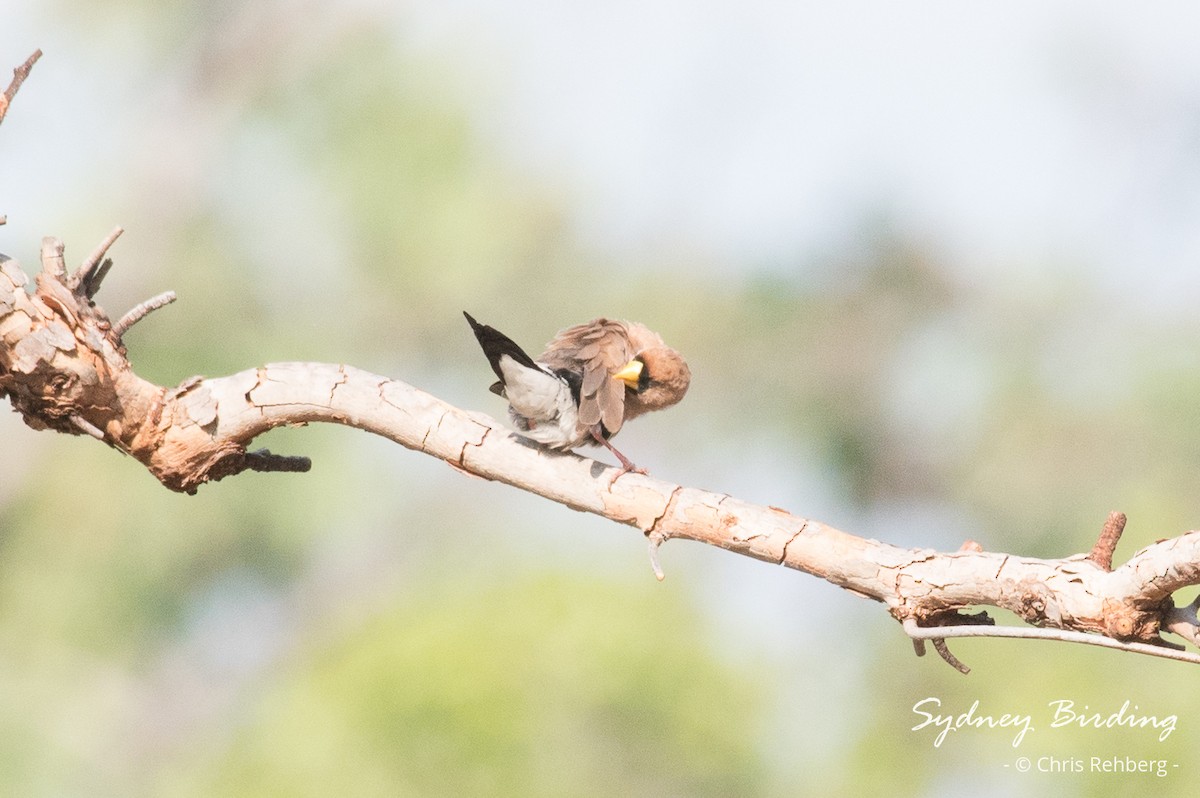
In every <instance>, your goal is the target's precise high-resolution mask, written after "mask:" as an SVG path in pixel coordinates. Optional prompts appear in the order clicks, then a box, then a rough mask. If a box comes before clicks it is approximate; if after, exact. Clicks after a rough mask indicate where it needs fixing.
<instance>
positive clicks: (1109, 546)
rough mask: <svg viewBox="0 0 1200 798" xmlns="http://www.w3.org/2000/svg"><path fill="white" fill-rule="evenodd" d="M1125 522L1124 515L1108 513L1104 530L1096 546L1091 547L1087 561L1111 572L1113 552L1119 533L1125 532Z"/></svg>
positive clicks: (1118, 540) (1114, 511)
mask: <svg viewBox="0 0 1200 798" xmlns="http://www.w3.org/2000/svg"><path fill="white" fill-rule="evenodd" d="M1125 520H1126V519H1125V513H1121V512H1117V511H1116V510H1113V511H1112V512H1111V513H1109V514H1108V518H1107V519H1106V520H1105V521H1104V529H1103V530H1101V532H1100V537H1099V538H1098V539H1097V540H1096V545H1095V546H1092V551H1091V553H1090V554H1088V556H1087V559H1089V560H1091V561H1092V562H1094V563H1096V565H1099V566H1100V567H1101V568H1103V569H1104V570H1105V571H1111V570H1112V560H1113V552H1115V551H1116V550H1117V543H1118V542H1120V540H1121V533H1122V532H1124V531H1125Z"/></svg>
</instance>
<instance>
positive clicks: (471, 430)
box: [0, 234, 1200, 672]
mask: <svg viewBox="0 0 1200 798" xmlns="http://www.w3.org/2000/svg"><path fill="white" fill-rule="evenodd" d="M115 238H116V235H115V234H114V235H112V236H110V237H109V239H107V240H106V241H105V243H104V244H103V245H102V246H101V247H100V248H99V249H98V250H97V252H94V253H93V254H92V255H91V256H89V258H88V259H87V260H86V261H85V262H84V264H83V265H82V266H81V267H80V269H79V270H77V271H76V272H75V273H73V274H68V272H67V269H66V266H65V259H64V254H63V247H62V245H61V243H60V242H58V241H57V240H55V239H47V240H46V242H45V246H44V247H43V253H42V272H41V273H40V274H39V275H38V276H37V278H36V280H35V281H34V290H33V292H32V294H31V293H29V292H28V291H27V290H26V286H27V285H28V284H29V280H28V278H27V277H26V275H25V273H24V271H22V270H21V269H20V268H19V267H18V265H17V264H16V263H15V262H14V261H12V260H10V259H7V258H3V256H0V396H7V397H8V398H9V401H11V403H12V405H13V408H14V409H15V410H17V411H18V412H19V413H21V415H22V417H23V418H24V419H25V422H26V423H27V424H28V425H29V426H31V427H33V428H34V429H52V430H56V431H58V432H62V433H66V434H70V435H81V434H89V435H92V436H94V437H97V438H99V439H100V440H103V441H104V442H105V443H107V444H108V445H110V446H112V447H113V448H115V449H118V450H120V451H122V452H125V453H126V454H128V455H130V456H131V457H133V458H134V459H136V460H137V461H138V462H140V463H142V464H143V465H144V466H145V467H146V468H147V469H148V470H149V471H150V473H151V474H153V475H154V476H155V477H156V478H157V479H158V480H159V481H160V482H161V483H162V484H163V485H165V486H167V487H168V488H170V489H172V490H176V491H182V492H185V493H194V492H195V491H196V490H197V488H199V486H201V485H203V484H205V483H207V482H213V481H216V480H219V479H222V478H224V477H228V476H232V475H235V474H238V473H240V472H242V471H245V470H260V471H302V470H307V468H308V465H309V463H308V461H307V459H306V458H302V457H286V456H280V455H274V454H271V453H270V452H266V451H248V448H247V447H248V446H249V444H250V443H251V442H252V441H253V440H254V438H256V437H257V436H259V435H261V434H262V433H264V432H266V431H267V430H269V429H272V428H274V427H277V426H280V425H283V424H288V425H299V424H306V423H309V422H316V421H321V422H329V423H335V424H343V425H346V426H350V427H355V428H357V429H362V430H365V431H367V432H372V433H375V434H377V435H382V436H384V437H386V438H388V439H390V440H392V441H395V442H396V443H399V444H401V445H402V446H406V447H408V448H410V449H413V450H415V451H419V452H423V453H425V454H429V455H432V456H434V457H438V458H440V459H442V460H444V461H446V462H447V463H449V464H450V465H452V466H454V467H455V468H457V469H459V470H461V471H464V472H466V473H468V474H472V475H475V476H479V477H483V478H484V479H491V480H496V481H499V482H503V483H505V484H508V485H512V486H514V487H517V488H520V489H522V490H526V491H529V492H531V493H536V494H537V495H540V496H543V497H545V498H548V499H550V500H552V501H556V502H559V503H560V504H564V505H566V506H568V507H571V508H573V509H575V510H579V511H582V512H589V513H594V514H596V515H600V516H603V517H605V518H609V519H611V520H613V521H616V522H618V523H621V524H626V525H628V526H632V527H635V528H637V529H639V530H641V531H642V532H643V533H644V534H645V535H646V536H647V538H648V540H649V541H650V545H651V555H652V562H653V564H654V566H655V571H656V573H657V574H659V575H660V576H661V568H660V566H659V564H658V559H657V549H658V546H659V545H661V544H662V543H663V542H664V541H666V540H668V539H672V538H681V539H686V540H695V541H699V542H702V543H707V544H709V545H712V546H717V547H720V548H723V549H727V550H729V551H732V552H736V553H738V554H742V555H745V556H748V557H754V558H756V559H759V560H763V561H764V562H768V563H773V564H780V565H785V566H787V567H789V568H794V569H796V570H799V571H804V572H805V573H808V574H812V575H813V576H817V577H819V578H821V579H824V580H826V581H829V582H831V583H833V584H835V585H837V586H839V587H842V588H844V589H846V590H849V591H851V592H853V593H856V594H858V595H860V596H864V597H867V598H871V599H874V600H876V601H879V602H881V603H883V604H885V605H886V606H887V608H888V611H889V612H890V613H891V614H892V616H893V617H895V618H896V619H897V620H899V621H902V622H908V623H907V624H906V628H908V629H910V630H913V629H925V628H927V627H949V628H947V629H946V636H947V637H949V636H962V635H963V634H964V633H961V632H955V633H953V634H952V631H953V629H956V628H957V629H961V628H962V627H965V626H986V625H988V624H990V623H991V621H990V619H988V618H987V616H986V614H985V613H981V614H979V615H975V616H969V615H965V614H964V613H963V611H964V610H966V609H967V608H970V607H978V606H987V605H990V606H996V607H1003V608H1005V609H1008V610H1011V611H1012V612H1014V613H1016V614H1017V615H1019V616H1020V617H1021V618H1023V619H1024V620H1026V621H1027V622H1028V623H1029V624H1031V625H1033V626H1036V627H1045V628H1052V629H1062V630H1073V631H1075V632H1090V633H1094V634H1099V635H1104V636H1106V637H1108V638H1111V639H1112V640H1116V641H1135V642H1138V643H1143V644H1145V643H1152V644H1155V645H1157V646H1160V647H1161V646H1163V645H1165V643H1164V641H1162V640H1161V639H1160V638H1159V633H1160V632H1161V631H1163V630H1164V629H1166V630H1169V631H1172V632H1175V633H1177V634H1180V635H1181V636H1184V637H1185V638H1187V639H1189V640H1194V639H1200V634H1198V633H1197V631H1196V630H1197V624H1196V620H1195V619H1196V613H1195V608H1194V607H1192V608H1191V612H1190V614H1189V613H1188V611H1187V608H1176V607H1175V606H1174V604H1173V602H1172V601H1171V596H1172V594H1173V593H1174V592H1175V591H1176V590H1179V589H1180V588H1183V587H1186V586H1188V585H1194V584H1200V532H1190V533H1187V534H1185V535H1182V536H1181V537H1178V538H1175V539H1172V540H1166V541H1162V542H1159V543H1156V544H1154V545H1152V546H1148V547H1146V548H1145V549H1142V550H1141V551H1140V552H1138V553H1137V554H1135V555H1134V556H1133V557H1132V558H1131V559H1130V560H1129V561H1128V562H1126V563H1125V564H1124V565H1121V566H1120V567H1118V568H1116V569H1115V570H1109V569H1108V567H1109V561H1108V559H1106V558H1111V551H1112V549H1113V548H1114V547H1115V545H1116V539H1117V537H1118V536H1119V534H1120V529H1121V525H1119V524H1117V523H1116V522H1115V521H1114V520H1110V522H1109V523H1108V524H1106V526H1105V532H1104V533H1103V535H1102V539H1101V541H1099V542H1098V544H1097V549H1095V550H1094V551H1093V552H1092V553H1091V554H1088V555H1084V554H1079V555H1076V556H1072V557H1067V558H1064V559H1059V560H1041V559H1034V558H1026V557H1017V556H1015V555H1009V554H1002V553H994V552H986V551H982V550H981V547H980V546H979V545H978V544H976V543H974V542H972V541H968V542H967V543H965V544H964V545H963V547H962V548H961V549H960V550H959V551H954V552H936V551H933V550H929V549H904V548H899V547H896V546H891V545H888V544H886V543H881V542H879V541H876V540H869V539H865V538H861V537H856V536H854V535H850V534H847V533H845V532H842V531H840V530H837V529H834V528H832V527H830V526H827V525H825V524H822V523H821V522H819V521H815V520H812V519H808V518H803V517H800V516H797V515H793V514H792V513H789V512H786V511H784V510H781V509H779V508H777V507H760V506H757V505H752V504H748V503H746V502H742V501H740V500H738V499H735V498H733V497H730V496H727V495H723V494H717V493H712V492H709V491H704V490H698V489H696V488H689V487H684V486H681V485H675V484H671V483H668V482H664V481H661V480H658V479H653V478H651V477H648V476H644V475H640V474H635V473H624V474H621V473H619V472H618V471H617V470H616V469H614V468H611V467H609V466H605V465H602V464H601V463H598V462H596V461H594V460H590V459H588V458H585V457H581V456H579V455H576V454H572V453H565V454H564V453H558V452H552V451H549V450H546V449H542V448H540V447H538V446H536V445H535V444H532V443H530V442H529V441H526V440H523V439H521V438H519V437H517V436H515V435H513V434H511V433H509V432H507V431H505V430H504V429H502V428H501V427H499V425H498V424H497V422H495V421H494V420H493V419H491V418H489V417H487V416H485V415H482V414H479V413H471V412H467V411H464V410H460V409H459V408H456V407H453V406H451V405H449V404H447V403H445V402H443V401H441V400H440V399H437V398H436V397H434V396H431V395H430V394H428V393H425V392H424V391H421V390H418V389H416V388H414V387H412V386H410V385H407V384H405V383H403V382H400V381H398V380H393V379H389V378H387V377H382V376H379V375H375V374H370V373H368V372H365V371H362V370H361V369H357V368H354V367H352V366H347V365H339V364H325V363H272V364H267V365H265V366H261V367H258V368H254V369H249V370H246V371H242V372H239V373H237V374H232V375H229V376H226V377H217V378H203V377H193V378H191V379H188V380H185V381H184V382H183V383H181V384H180V385H177V386H175V387H170V388H168V387H163V386H158V385H154V384H153V383H150V382H148V381H146V380H143V379H141V378H140V377H138V376H137V375H136V374H135V373H134V372H133V369H132V367H131V365H130V363H129V360H128V358H127V353H126V350H125V346H124V344H123V342H122V340H121V334H122V333H123V332H124V331H125V330H126V329H128V326H129V325H130V324H133V323H136V322H137V321H139V320H140V319H141V318H142V317H143V316H144V315H145V313H146V312H149V311H148V310H144V309H145V308H149V309H151V310H152V309H154V307H161V306H162V304H165V303H164V302H162V301H160V300H153V301H151V302H147V303H143V304H142V305H139V306H138V308H142V309H143V310H138V309H135V311H131V313H129V314H126V316H125V317H123V318H125V319H128V318H130V317H131V316H132V317H133V318H132V321H130V322H129V323H128V324H121V325H114V324H113V323H111V321H110V320H109V317H108V315H107V314H106V313H105V311H104V310H103V309H102V308H101V307H100V306H98V305H96V304H95V302H94V301H92V299H91V297H92V296H93V295H94V293H95V291H96V290H97V289H98V288H99V282H100V281H101V280H102V279H103V276H104V274H106V273H107V266H111V261H110V260H106V259H104V252H105V250H106V249H107V248H108V246H109V245H111V244H112V242H113V240H115ZM105 264H106V265H105ZM1114 518H1115V516H1114ZM1122 520H1123V519H1122ZM1097 551H1099V552H1100V555H1097V554H1096V552H1097ZM914 623H915V626H913V624H914ZM996 631H997V632H999V631H1000V630H996ZM1008 631H1009V632H1011V631H1012V630H1008ZM910 633H912V634H913V635H914V638H916V634H915V632H911V631H910ZM978 633H980V634H986V631H984V630H980V631H979V632H978ZM1005 636H1012V635H1011V634H1006V635H1005ZM924 637H929V635H928V634H925V635H924ZM932 639H933V640H934V643H935V648H936V649H937V651H938V652H939V653H940V654H941V655H942V656H943V658H944V659H946V661H947V662H950V663H951V664H952V665H954V666H955V667H958V668H959V669H960V670H963V671H964V672H965V670H966V666H964V665H962V664H961V663H959V662H958V660H957V659H955V658H954V657H953V655H951V654H950V653H949V651H948V649H947V648H946V646H945V642H944V639H943V638H940V637H934V638H932ZM915 642H917V643H918V644H920V643H921V640H919V639H916V640H915ZM920 648H921V646H920V645H918V649H919V650H920ZM1142 648H1146V647H1145V646H1142ZM1131 650H1132V649H1131ZM1138 650H1141V649H1138ZM1165 650H1166V649H1164V651H1165ZM1143 653H1145V652H1143ZM1171 655H1172V656H1175V657H1176V658H1192V657H1195V655H1192V654H1188V655H1182V654H1174V653H1172V654H1171ZM1191 661H1200V657H1197V658H1195V659H1194V660H1191Z"/></svg>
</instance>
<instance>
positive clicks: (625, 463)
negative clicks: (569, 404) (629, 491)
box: [592, 427, 646, 477]
mask: <svg viewBox="0 0 1200 798" xmlns="http://www.w3.org/2000/svg"><path fill="white" fill-rule="evenodd" d="M592 437H593V438H595V439H596V442H597V443H599V444H602V445H603V446H604V447H605V448H606V449H608V450H609V451H610V452H612V453H613V454H614V455H616V456H617V459H618V460H620V461H621V473H620V474H617V476H618V477H619V476H621V474H628V473H629V472H630V471H632V472H633V473H635V474H645V473H646V469H644V468H638V467H637V466H635V465H634V464H633V461H632V460H630V459H629V458H628V457H626V456H625V455H623V454H621V453H620V452H618V451H617V447H615V446H613V445H612V444H611V443H609V442H608V440H607V439H606V438H605V437H604V436H603V435H601V434H600V432H599V431H598V430H597V429H596V428H595V427H592Z"/></svg>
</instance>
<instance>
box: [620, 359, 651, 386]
mask: <svg viewBox="0 0 1200 798" xmlns="http://www.w3.org/2000/svg"><path fill="white" fill-rule="evenodd" d="M644 368H645V365H643V363H642V361H640V360H631V361H629V362H628V363H626V364H625V365H624V366H621V370H620V371H618V372H616V373H614V374H613V375H612V376H613V379H614V380H620V381H621V382H623V383H625V385H626V386H628V387H629V388H630V389H632V390H635V391H636V390H637V387H638V377H640V376H642V369H644Z"/></svg>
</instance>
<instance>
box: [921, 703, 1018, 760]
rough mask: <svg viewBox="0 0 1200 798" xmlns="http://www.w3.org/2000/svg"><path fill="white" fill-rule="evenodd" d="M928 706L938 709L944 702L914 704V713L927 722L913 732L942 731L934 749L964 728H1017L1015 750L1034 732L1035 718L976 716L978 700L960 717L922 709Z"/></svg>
mask: <svg viewBox="0 0 1200 798" xmlns="http://www.w3.org/2000/svg"><path fill="white" fill-rule="evenodd" d="M926 705H932V707H934V708H938V707H941V705H942V700H941V699H940V698H934V697H932V696H930V697H929V698H923V699H921V700H920V701H918V702H917V703H915V704H913V712H914V713H915V714H917V715H920V716H922V717H924V718H925V720H923V721H921V722H920V723H918V724H917V725H916V726H913V727H912V730H913V731H920V730H921V729H924V728H925V727H926V726H935V727H937V728H938V729H940V730H941V731H939V732H938V733H937V736H936V737H934V738H933V747H934V748H940V747H941V745H942V743H943V742H945V740H946V735H947V734H949V733H950V732H952V731H958V730H959V729H963V728H973V729H981V728H983V727H985V726H986V727H987V728H989V729H995V728H1005V727H1012V728H1015V729H1017V730H1018V731H1017V734H1016V736H1015V737H1013V741H1012V746H1013V748H1016V747H1017V746H1018V745H1020V744H1021V741H1022V740H1024V739H1025V735H1026V734H1028V733H1029V732H1031V731H1033V718H1032V717H1030V716H1029V715H1014V714H1011V713H1005V714H1003V715H1001V716H1000V717H998V718H997V717H994V716H992V715H977V714H975V713H976V712H977V711H978V710H979V699H976V700H975V703H974V704H971V708H970V709H968V710H967V711H966V712H962V713H960V714H958V715H942V714H937V715H934V714H933V713H930V712H926V711H925V710H924V709H922V707H924V706H926Z"/></svg>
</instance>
